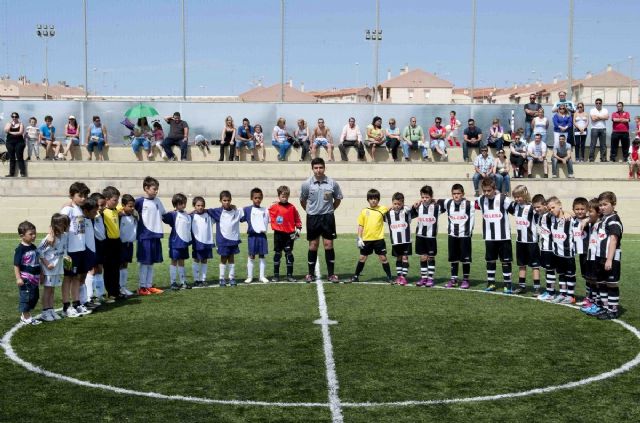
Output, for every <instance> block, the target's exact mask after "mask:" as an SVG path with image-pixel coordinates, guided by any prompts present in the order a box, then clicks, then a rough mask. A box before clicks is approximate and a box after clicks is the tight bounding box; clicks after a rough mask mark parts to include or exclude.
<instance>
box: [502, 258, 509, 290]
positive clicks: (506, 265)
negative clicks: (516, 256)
mask: <svg viewBox="0 0 640 423" xmlns="http://www.w3.org/2000/svg"><path fill="white" fill-rule="evenodd" d="M502 280H503V281H504V286H505V288H507V289H511V262H509V263H504V262H503V263H502Z"/></svg>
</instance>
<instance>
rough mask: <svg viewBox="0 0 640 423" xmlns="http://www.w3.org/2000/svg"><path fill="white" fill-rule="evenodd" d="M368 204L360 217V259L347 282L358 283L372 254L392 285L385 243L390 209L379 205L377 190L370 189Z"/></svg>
mask: <svg viewBox="0 0 640 423" xmlns="http://www.w3.org/2000/svg"><path fill="white" fill-rule="evenodd" d="M367 202H368V203H369V207H366V208H364V209H362V211H361V212H360V215H359V216H358V241H357V245H358V248H359V249H360V257H359V259H358V264H357V265H356V271H355V273H354V275H353V276H352V277H351V279H349V280H347V281H345V282H358V281H359V280H360V274H361V273H362V270H363V269H364V264H365V263H366V262H367V258H368V257H369V256H370V255H371V253H376V255H377V256H378V259H379V260H380V263H382V269H383V270H384V273H385V274H386V275H387V282H388V283H392V282H393V277H392V276H391V266H389V261H388V260H387V245H386V243H385V242H384V221H385V216H386V215H387V213H388V212H389V209H388V208H387V207H385V206H381V205H380V204H379V203H380V191H378V190H377V189H370V190H369V191H368V192H367Z"/></svg>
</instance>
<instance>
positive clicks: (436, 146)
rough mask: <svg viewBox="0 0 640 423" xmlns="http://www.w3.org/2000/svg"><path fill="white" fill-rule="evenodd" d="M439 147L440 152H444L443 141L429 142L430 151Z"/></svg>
mask: <svg viewBox="0 0 640 423" xmlns="http://www.w3.org/2000/svg"><path fill="white" fill-rule="evenodd" d="M438 147H440V150H443V151H444V150H446V149H447V148H446V146H445V144H444V140H431V149H432V150H435V149H436V148H438Z"/></svg>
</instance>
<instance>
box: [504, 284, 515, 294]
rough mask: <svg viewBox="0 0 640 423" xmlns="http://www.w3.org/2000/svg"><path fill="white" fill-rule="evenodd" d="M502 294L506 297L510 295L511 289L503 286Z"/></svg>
mask: <svg viewBox="0 0 640 423" xmlns="http://www.w3.org/2000/svg"><path fill="white" fill-rule="evenodd" d="M502 293H503V294H506V295H511V294H513V291H512V290H511V288H508V287H506V286H505V287H504V288H502Z"/></svg>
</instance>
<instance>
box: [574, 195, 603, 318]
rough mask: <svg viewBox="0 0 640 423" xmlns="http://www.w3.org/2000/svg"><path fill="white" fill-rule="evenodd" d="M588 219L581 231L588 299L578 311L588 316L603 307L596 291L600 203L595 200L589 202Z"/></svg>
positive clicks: (598, 292)
mask: <svg viewBox="0 0 640 423" xmlns="http://www.w3.org/2000/svg"><path fill="white" fill-rule="evenodd" d="M588 210H589V212H588V214H589V217H588V220H587V222H586V223H585V225H584V228H583V231H584V232H586V237H587V240H588V241H587V250H586V261H585V268H584V271H583V275H582V276H583V277H584V279H585V280H586V281H587V286H588V287H589V289H588V290H587V294H589V295H588V297H587V298H585V300H584V301H583V303H582V307H581V308H580V311H582V312H584V313H587V314H589V315H595V314H597V313H598V312H599V311H600V310H601V309H602V308H603V306H604V304H603V302H602V298H601V297H600V291H599V290H598V275H597V274H596V260H597V249H598V247H599V245H600V240H599V239H598V232H599V228H600V202H599V201H598V199H597V198H592V199H591V200H589V208H588Z"/></svg>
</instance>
